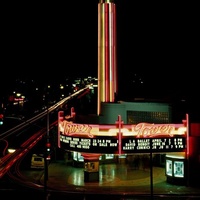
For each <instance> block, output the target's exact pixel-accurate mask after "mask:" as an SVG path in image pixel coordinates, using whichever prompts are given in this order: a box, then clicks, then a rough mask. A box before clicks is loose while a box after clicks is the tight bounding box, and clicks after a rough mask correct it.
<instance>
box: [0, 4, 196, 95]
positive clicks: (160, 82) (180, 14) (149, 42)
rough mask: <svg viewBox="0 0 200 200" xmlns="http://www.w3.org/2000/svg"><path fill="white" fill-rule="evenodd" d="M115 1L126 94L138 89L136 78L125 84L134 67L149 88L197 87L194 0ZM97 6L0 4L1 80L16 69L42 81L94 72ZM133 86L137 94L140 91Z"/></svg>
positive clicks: (121, 81) (15, 73) (120, 72)
mask: <svg viewBox="0 0 200 200" xmlns="http://www.w3.org/2000/svg"><path fill="white" fill-rule="evenodd" d="M115 3H116V6H117V55H118V56H117V63H118V65H117V66H118V68H117V69H118V79H119V82H118V84H119V90H120V91H123V92H124V93H126V94H127V93H128V91H129V89H130V88H132V89H133V90H132V92H131V93H132V94H133V93H134V92H138V91H139V90H140V89H141V86H138V87H137V84H136V85H134V86H132V87H129V86H130V85H131V84H132V80H133V77H134V76H135V74H137V76H139V77H142V80H144V83H145V84H146V87H145V92H146V93H148V95H149V94H153V96H156V97H159V95H160V94H161V93H162V95H163V94H164V93H167V95H169V96H170V95H173V96H175V95H176V93H177V92H178V93H179V94H180V93H181V95H183V94H182V93H185V94H187V95H188V96H190V95H192V96H195V94H194V92H193V91H191V90H192V89H191V88H194V89H195V93H197V92H196V91H197V90H198V89H197V88H198V84H199V83H200V81H199V75H198V73H197V70H198V68H199V66H200V65H199V64H200V62H199V60H200V59H199V46H200V45H199V35H200V34H199V22H198V19H199V12H197V11H198V10H197V8H198V6H197V4H196V5H195V3H194V2H192V3H188V2H186V1H177V2H175V1H170V2H169V1H162V2H161V1H155V2H150V1H134V0H116V1H115ZM97 6H98V0H88V1H67V2H66V1H65V2H58V1H57V2H45V3H44V2H12V3H7V5H5V6H4V7H3V6H2V10H3V13H2V18H1V21H2V26H1V49H2V54H1V58H2V59H1V71H2V72H1V75H2V76H1V78H2V77H4V80H3V82H5V81H8V83H9V81H10V80H12V79H14V78H15V77H17V76H19V77H27V78H29V77H30V78H37V79H41V80H43V81H46V80H49V79H57V80H59V79H60V78H62V77H65V76H68V77H70V76H75V77H76V76H77V77H78V76H96V77H97V48H98V46H97V36H98V35H97V34H98V32H97V28H98V24H97V20H98V18H97V17H98V16H97V15H98V10H97V9H98V8H97ZM198 71H199V70H198ZM5 77H6V78H5ZM5 79H6V80H5ZM1 81H2V79H1ZM134 89H135V91H134ZM140 91H141V93H142V94H138V95H143V90H140ZM121 93H122V92H121ZM164 95H165V94H164ZM183 96H184V95H183Z"/></svg>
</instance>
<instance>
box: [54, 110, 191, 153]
mask: <svg viewBox="0 0 200 200" xmlns="http://www.w3.org/2000/svg"><path fill="white" fill-rule="evenodd" d="M61 112H62V111H61ZM62 115H63V113H59V117H58V146H59V147H60V148H63V149H66V150H69V151H77V152H82V153H84V152H85V153H114V154H124V153H126V154H127V153H149V152H152V153H153V152H182V151H185V150H186V146H187V131H188V128H187V123H186V122H187V121H186V120H184V121H185V123H183V124H149V123H139V124H136V125H131V124H123V121H122V120H121V116H118V120H117V121H116V123H115V124H108V125H98V124H97V125H94V124H76V123H71V122H68V121H67V120H64V117H60V116H62Z"/></svg>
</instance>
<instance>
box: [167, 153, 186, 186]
mask: <svg viewBox="0 0 200 200" xmlns="http://www.w3.org/2000/svg"><path fill="white" fill-rule="evenodd" d="M184 154H185V153H174V154H167V155H166V159H165V162H166V166H165V174H166V177H167V182H169V183H172V184H177V185H186V180H187V173H186V172H187V171H186V170H187V163H186V158H185V155H184Z"/></svg>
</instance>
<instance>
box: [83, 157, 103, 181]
mask: <svg viewBox="0 0 200 200" xmlns="http://www.w3.org/2000/svg"><path fill="white" fill-rule="evenodd" d="M82 156H83V157H84V181H85V182H94V181H99V157H100V154H82Z"/></svg>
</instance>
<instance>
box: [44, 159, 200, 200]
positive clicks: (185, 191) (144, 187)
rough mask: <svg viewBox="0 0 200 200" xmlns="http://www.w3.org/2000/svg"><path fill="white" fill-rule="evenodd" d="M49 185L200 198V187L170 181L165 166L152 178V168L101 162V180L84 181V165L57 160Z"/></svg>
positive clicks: (74, 190) (72, 190)
mask: <svg viewBox="0 0 200 200" xmlns="http://www.w3.org/2000/svg"><path fill="white" fill-rule="evenodd" d="M151 181H152V183H153V185H151ZM47 186H48V188H51V189H53V190H57V191H65V192H69V193H86V194H104V195H106V194H108V195H124V196H131V195H133V196H134V195H160V196H161V195H163V196H164V195H170V196H176V195H180V196H194V197H197V198H200V188H191V187H187V186H182V185H173V184H169V183H167V181H166V176H165V169H164V168H163V167H153V179H152V180H151V179H150V169H145V170H143V169H134V168H132V167H130V166H128V165H127V164H101V165H100V166H99V181H96V182H84V169H83V168H76V167H73V166H71V165H70V164H67V163H65V162H61V161H60V162H58V161H57V162H55V163H51V164H50V165H49V168H48V181H47Z"/></svg>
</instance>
